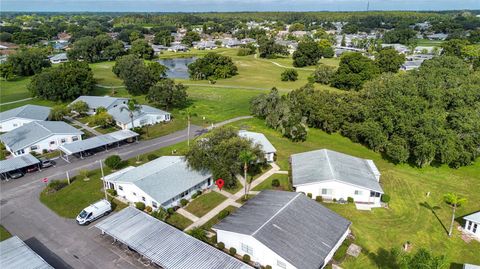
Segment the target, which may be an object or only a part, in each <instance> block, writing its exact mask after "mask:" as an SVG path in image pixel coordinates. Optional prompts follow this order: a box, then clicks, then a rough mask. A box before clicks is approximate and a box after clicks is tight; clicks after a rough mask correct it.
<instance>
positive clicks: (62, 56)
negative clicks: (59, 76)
mask: <svg viewBox="0 0 480 269" xmlns="http://www.w3.org/2000/svg"><path fill="white" fill-rule="evenodd" d="M49 60H50V62H51V63H52V64H60V63H65V62H68V58H67V53H65V52H64V53H59V54H55V55H53V56H52V57H50V58H49Z"/></svg>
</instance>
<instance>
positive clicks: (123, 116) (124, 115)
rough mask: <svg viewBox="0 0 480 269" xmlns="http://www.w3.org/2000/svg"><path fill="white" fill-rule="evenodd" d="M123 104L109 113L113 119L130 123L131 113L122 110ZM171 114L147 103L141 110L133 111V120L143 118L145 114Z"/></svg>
mask: <svg viewBox="0 0 480 269" xmlns="http://www.w3.org/2000/svg"><path fill="white" fill-rule="evenodd" d="M123 106H124V105H121V106H117V107H114V108H111V109H109V110H108V113H109V114H110V115H112V117H113V119H114V120H115V121H117V122H120V123H129V122H131V118H130V113H129V112H128V111H127V110H125V109H124V110H122V107H123ZM167 114H170V113H168V112H166V111H163V110H160V109H158V108H154V107H151V106H147V105H142V107H141V108H140V110H138V111H134V112H133V120H136V119H138V118H141V117H143V116H145V115H167Z"/></svg>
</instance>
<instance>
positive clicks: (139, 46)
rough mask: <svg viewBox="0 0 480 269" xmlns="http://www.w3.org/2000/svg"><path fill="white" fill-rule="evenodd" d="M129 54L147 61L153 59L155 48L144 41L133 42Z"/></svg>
mask: <svg viewBox="0 0 480 269" xmlns="http://www.w3.org/2000/svg"><path fill="white" fill-rule="evenodd" d="M129 53H130V54H133V55H136V56H138V57H140V58H143V59H147V60H150V59H152V58H153V54H154V52H153V48H152V47H151V46H150V45H149V44H148V42H147V41H145V40H144V39H137V40H135V41H133V42H132V47H131V48H130V50H129Z"/></svg>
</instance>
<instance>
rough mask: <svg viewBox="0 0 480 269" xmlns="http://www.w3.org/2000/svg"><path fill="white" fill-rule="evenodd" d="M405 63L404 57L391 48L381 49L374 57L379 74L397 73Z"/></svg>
mask: <svg viewBox="0 0 480 269" xmlns="http://www.w3.org/2000/svg"><path fill="white" fill-rule="evenodd" d="M404 62H405V55H404V54H401V53H399V52H397V51H396V50H395V49H393V48H386V49H382V50H380V51H379V52H378V54H377V56H376V57H375V64H376V65H377V66H378V68H380V72H382V73H386V72H391V73H397V72H398V70H400V67H401V66H402V64H403V63H404Z"/></svg>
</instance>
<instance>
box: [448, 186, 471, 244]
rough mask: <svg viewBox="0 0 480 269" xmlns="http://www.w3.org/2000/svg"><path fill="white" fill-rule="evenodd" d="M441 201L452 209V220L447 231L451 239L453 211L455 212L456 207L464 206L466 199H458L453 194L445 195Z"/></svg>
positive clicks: (458, 197) (453, 219)
mask: <svg viewBox="0 0 480 269" xmlns="http://www.w3.org/2000/svg"><path fill="white" fill-rule="evenodd" d="M443 199H444V201H445V203H447V204H448V205H450V206H451V207H452V220H451V222H450V228H449V229H448V236H450V237H451V236H452V232H453V223H454V222H455V211H456V210H457V207H460V206H462V205H463V204H465V203H466V202H467V199H466V198H463V197H460V196H458V195H456V194H455V193H447V194H445V195H444V196H443Z"/></svg>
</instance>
